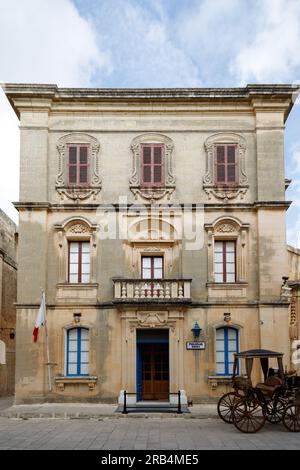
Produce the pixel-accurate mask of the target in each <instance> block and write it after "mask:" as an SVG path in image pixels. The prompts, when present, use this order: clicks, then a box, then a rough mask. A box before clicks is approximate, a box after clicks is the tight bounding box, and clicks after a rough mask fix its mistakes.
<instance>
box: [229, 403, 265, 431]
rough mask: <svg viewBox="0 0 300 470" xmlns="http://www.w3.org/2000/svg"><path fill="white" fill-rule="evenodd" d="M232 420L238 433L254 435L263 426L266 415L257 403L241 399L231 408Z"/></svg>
mask: <svg viewBox="0 0 300 470" xmlns="http://www.w3.org/2000/svg"><path fill="white" fill-rule="evenodd" d="M232 420H233V424H234V425H235V427H236V428H237V429H238V430H239V431H241V432H245V433H254V432H257V431H259V430H260V429H261V428H262V427H263V425H264V424H265V421H266V413H265V410H264V409H263V407H262V406H261V404H260V403H259V402H258V401H254V400H253V399H251V400H249V399H247V398H242V399H241V400H239V401H238V402H237V403H236V404H235V405H234V407H233V410H232Z"/></svg>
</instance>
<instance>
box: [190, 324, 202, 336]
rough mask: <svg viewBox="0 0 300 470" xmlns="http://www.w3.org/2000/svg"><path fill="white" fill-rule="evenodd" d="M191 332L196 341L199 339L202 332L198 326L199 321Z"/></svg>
mask: <svg viewBox="0 0 300 470" xmlns="http://www.w3.org/2000/svg"><path fill="white" fill-rule="evenodd" d="M191 331H192V332H193V335H194V338H195V339H197V338H199V336H200V334H201V331H202V330H201V328H200V326H199V325H198V322H197V321H196V322H195V325H194V326H193V328H192V329H191Z"/></svg>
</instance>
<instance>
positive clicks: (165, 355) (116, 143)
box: [4, 84, 296, 403]
mask: <svg viewBox="0 0 300 470" xmlns="http://www.w3.org/2000/svg"><path fill="white" fill-rule="evenodd" d="M4 90H5V93H6V95H7V97H8V99H9V101H10V103H11V105H12V107H13V109H14V111H15V112H16V114H17V116H18V117H19V119H20V129H21V175H20V201H19V202H17V203H15V206H16V207H17V208H18V210H19V215H20V227H19V233H20V239H19V270H18V301H17V365H16V400H17V403H25V402H36V401H38V402H40V401H72V400H73V401H79V400H82V401H94V402H117V400H118V397H119V396H120V394H121V391H122V390H124V389H126V390H127V391H128V392H130V393H132V394H133V395H132V396H131V400H132V401H136V400H137V401H144V400H169V399H170V400H172V399H174V398H173V397H174V396H173V395H172V394H173V393H176V392H177V390H182V391H183V392H182V393H183V399H186V398H187V399H188V400H193V401H194V402H197V401H198V402H199V401H205V400H211V399H215V398H216V397H218V396H219V395H220V394H222V393H223V392H224V390H226V388H227V386H228V385H227V384H228V381H229V378H230V375H231V372H232V360H233V353H234V352H235V351H237V350H246V349H251V348H259V347H261V348H265V349H273V350H280V351H283V352H284V353H285V356H284V361H285V365H286V367H289V364H290V350H291V345H290V335H289V323H290V310H289V297H288V296H286V295H282V292H283V290H282V283H283V280H282V277H283V276H288V272H289V268H288V255H287V249H286V227H285V214H286V210H287V208H288V207H289V202H287V201H286V200H285V175H284V147H283V142H284V126H285V122H286V119H287V118H288V115H289V112H290V110H291V108H292V106H293V102H294V97H295V96H294V95H295V92H296V87H293V86H290V85H248V86H247V87H245V88H233V89H223V88H220V89H205V88H203V89H201V88H200V89H65V88H57V86H55V85H18V84H7V85H5V87H4ZM43 289H44V290H45V293H46V303H47V323H48V336H49V353H50V369H51V381H50V382H51V383H50V384H49V381H48V369H49V363H48V359H47V354H46V348H45V341H44V339H45V331H44V328H41V330H40V333H39V338H38V342H37V343H34V342H33V336H32V331H33V327H34V323H35V320H36V317H37V312H38V309H39V305H40V299H41V292H42V290H43ZM240 372H241V373H243V372H244V371H243V370H242V365H240ZM121 397H122V395H121Z"/></svg>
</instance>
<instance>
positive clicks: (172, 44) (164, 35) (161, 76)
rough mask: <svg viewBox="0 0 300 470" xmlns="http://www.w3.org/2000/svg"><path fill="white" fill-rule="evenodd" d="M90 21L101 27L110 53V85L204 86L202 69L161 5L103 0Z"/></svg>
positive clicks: (93, 11) (90, 14)
mask: <svg viewBox="0 0 300 470" xmlns="http://www.w3.org/2000/svg"><path fill="white" fill-rule="evenodd" d="M83 5H84V3H83ZM89 18H90V20H91V21H93V22H94V23H95V24H97V29H98V31H99V38H100V39H101V41H102V44H103V45H104V47H105V49H106V50H109V51H110V56H111V59H112V62H113V67H114V73H113V74H112V75H111V76H110V77H109V83H110V86H122V87H193V86H200V85H201V80H200V74H199V71H198V68H197V67H196V65H195V64H194V62H193V60H192V59H191V58H190V57H189V55H188V54H187V53H186V51H185V50H184V49H183V48H181V47H180V45H179V44H178V42H177V43H176V41H174V38H173V37H172V29H173V28H172V24H171V23H170V22H169V21H170V17H169V16H168V15H167V13H166V11H165V9H164V8H163V7H162V5H159V3H158V2H152V5H151V8H150V7H149V2H147V3H146V4H142V3H138V2H136V1H134V0H128V1H126V2H124V1H121V0H114V1H113V2H112V1H110V0H103V1H102V2H101V4H99V3H98V2H95V3H94V7H92V8H91V10H90V13H89ZM108 18H109V21H108V20H107V19H108ZM173 27H174V26H173Z"/></svg>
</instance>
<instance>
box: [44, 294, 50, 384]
mask: <svg viewBox="0 0 300 470" xmlns="http://www.w3.org/2000/svg"><path fill="white" fill-rule="evenodd" d="M42 295H43V302H44V308H45V338H46V351H47V366H48V385H49V392H52V381H51V363H50V351H49V337H48V328H47V309H46V299H45V292H44V291H43V294H42Z"/></svg>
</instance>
